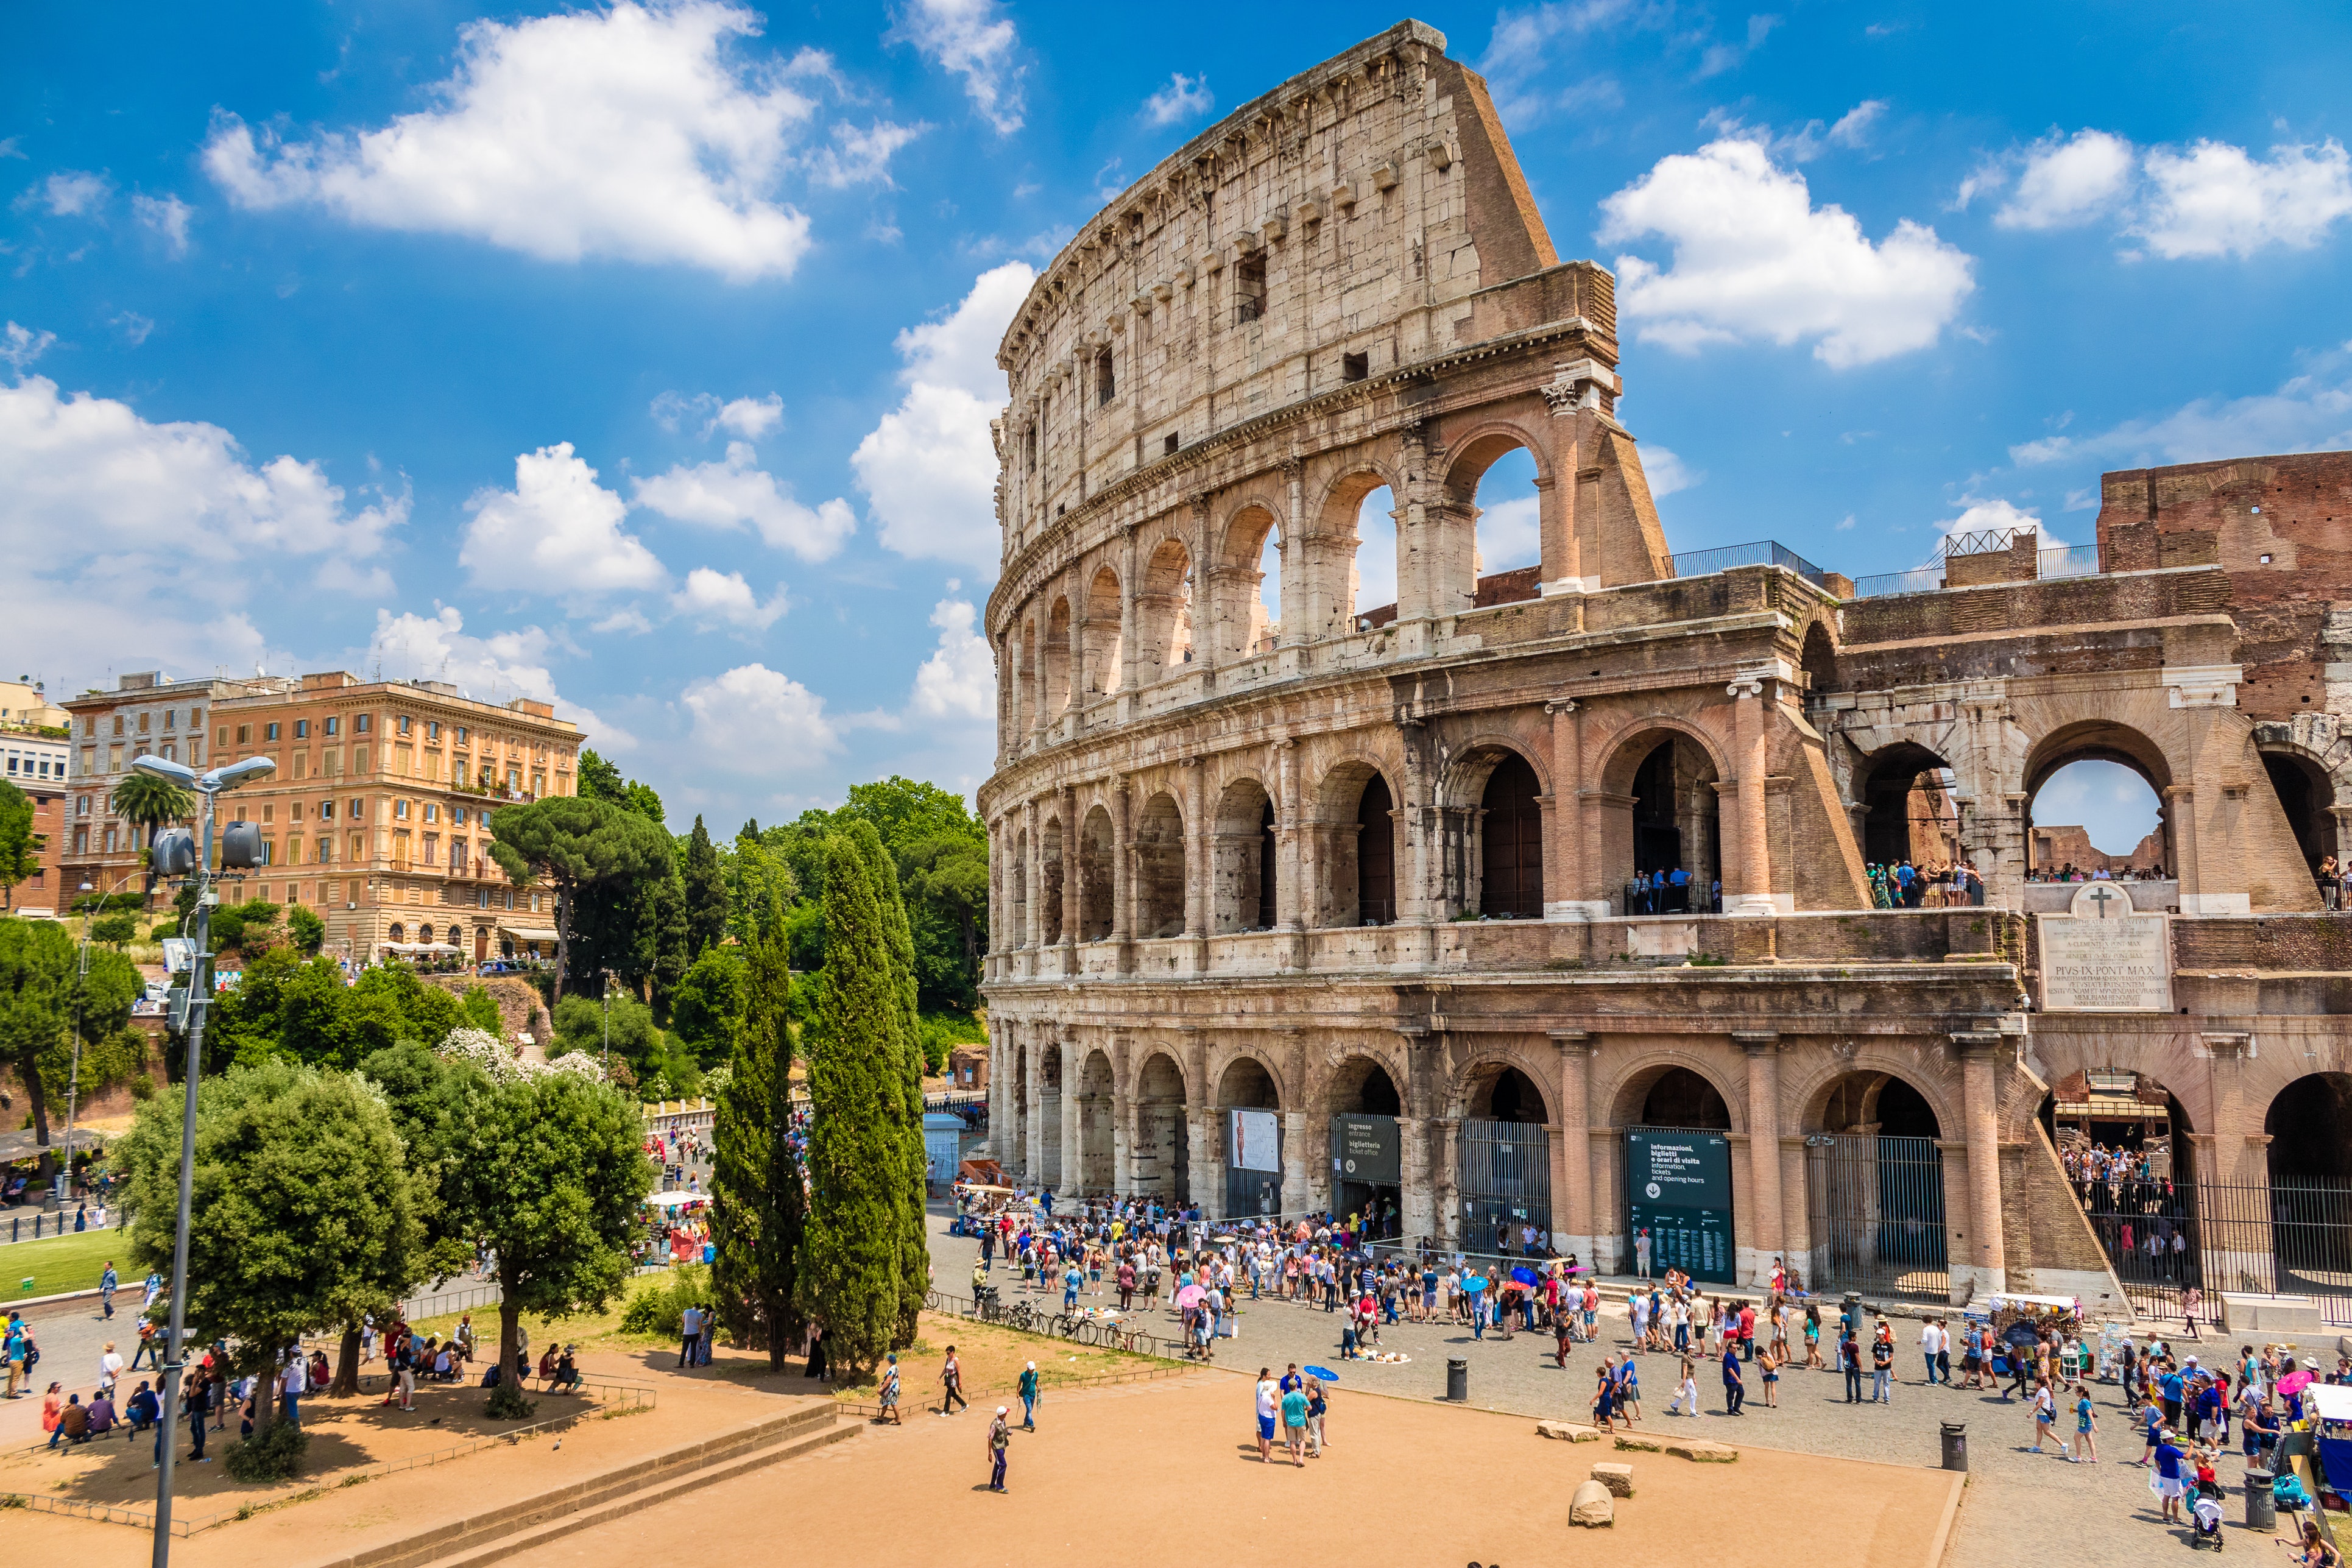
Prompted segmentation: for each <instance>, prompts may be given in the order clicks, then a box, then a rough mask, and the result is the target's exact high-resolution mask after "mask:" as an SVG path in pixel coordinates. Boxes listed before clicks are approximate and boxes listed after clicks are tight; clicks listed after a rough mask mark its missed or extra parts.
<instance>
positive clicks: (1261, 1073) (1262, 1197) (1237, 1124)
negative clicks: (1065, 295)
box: [1217, 1057, 1285, 1219]
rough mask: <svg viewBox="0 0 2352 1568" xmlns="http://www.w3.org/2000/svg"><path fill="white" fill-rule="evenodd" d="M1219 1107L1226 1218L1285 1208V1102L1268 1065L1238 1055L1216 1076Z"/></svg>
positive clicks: (1274, 1212) (1278, 1212)
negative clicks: (1223, 1156)
mask: <svg viewBox="0 0 2352 1568" xmlns="http://www.w3.org/2000/svg"><path fill="white" fill-rule="evenodd" d="M1217 1111H1218V1115H1219V1117H1220V1119H1221V1120H1222V1121H1223V1123H1224V1128H1223V1131H1224V1135H1225V1217H1226V1218H1228V1219H1233V1218H1235V1217H1238V1216H1242V1215H1278V1214H1281V1213H1283V1212H1284V1209H1283V1204H1282V1147H1283V1138H1284V1133H1285V1129H1284V1127H1283V1125H1282V1114H1281V1112H1282V1102H1281V1096H1280V1094H1279V1093H1278V1092H1277V1090H1276V1088H1275V1082H1274V1075H1273V1074H1272V1073H1269V1072H1267V1071H1266V1070H1265V1063H1263V1062H1260V1061H1258V1060H1257V1059H1256V1058H1252V1057H1236V1058H1234V1060H1233V1061H1232V1062H1231V1063H1230V1064H1229V1065H1228V1066H1227V1067H1226V1068H1225V1070H1224V1074H1223V1077H1221V1078H1220V1079H1218V1080H1217Z"/></svg>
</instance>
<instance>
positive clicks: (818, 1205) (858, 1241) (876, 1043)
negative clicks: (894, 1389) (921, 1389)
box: [800, 823, 907, 1371]
mask: <svg viewBox="0 0 2352 1568" xmlns="http://www.w3.org/2000/svg"><path fill="white" fill-rule="evenodd" d="M873 833H874V827H873V825H872V824H871V823H861V824H859V825H857V826H856V828H854V829H852V830H851V831H848V832H844V833H837V834H835V835H834V837H833V838H832V841H831V843H830V844H829V845H828V847H827V848H828V853H827V855H826V858H825V884H824V920H825V931H826V948H825V963H824V973H823V974H822V976H821V977H820V979H819V990H818V996H817V1004H816V1019H815V1026H814V1029H813V1030H812V1040H811V1044H810V1047H809V1101H810V1105H809V1111H810V1120H809V1136H808V1156H807V1159H808V1167H809V1176H810V1196H809V1216H808V1226H807V1232H806V1238H805V1240H804V1242H803V1247H802V1249H801V1258H802V1263H801V1281H800V1283H801V1291H802V1300H803V1305H804V1306H805V1308H806V1309H807V1310H808V1312H809V1315H810V1316H812V1317H814V1318H816V1319H818V1320H820V1321H822V1322H823V1323H824V1328H825V1334H826V1344H827V1346H828V1349H829V1351H830V1352H831V1353H832V1354H833V1355H835V1357H836V1358H837V1360H838V1361H839V1363H840V1364H842V1365H845V1366H846V1367H848V1368H850V1369H851V1370H853V1371H857V1370H863V1369H864V1368H866V1367H870V1366H872V1365H873V1364H874V1363H876V1362H877V1361H879V1360H880V1359H881V1357H882V1353H883V1352H885V1351H887V1350H888V1349H889V1348H890V1347H891V1346H892V1345H893V1344H894V1343H895V1342H897V1341H898V1329H899V1316H900V1314H899V1292H900V1282H901V1279H902V1278H903V1276H904V1274H905V1269H904V1268H903V1266H902V1264H901V1260H900V1257H899V1254H900V1251H901V1249H902V1248H903V1247H904V1246H905V1205H906V1202H907V1199H906V1194H905V1191H904V1187H905V1177H906V1148H905V1142H904V1139H903V1130H904V1129H903V1123H904V1120H905V1105H906V1094H907V1089H906V1083H907V1079H906V1068H905V1054H906V1049H907V1046H906V1043H905V1042H904V1041H903V1040H902V1038H901V1036H902V1035H903V1033H904V1031H905V1018H906V998H905V995H904V993H903V991H902V990H901V987H900V984H899V977H898V969H897V966H896V963H895V962H894V959H893V954H892V946H891V927H890V916H889V911H888V910H887V909H886V908H885V904H884V900H885V890H884V889H882V888H881V887H880V886H878V885H877V880H876V879H875V877H874V875H873V873H872V871H871V869H870V864H871V861H870V858H869V855H868V852H867V850H866V848H865V847H863V846H861V844H860V842H859V838H860V837H861V836H872V835H873ZM877 843H878V840H877Z"/></svg>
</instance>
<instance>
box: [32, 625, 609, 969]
mask: <svg viewBox="0 0 2352 1568" xmlns="http://www.w3.org/2000/svg"><path fill="white" fill-rule="evenodd" d="M139 681H145V682H147V683H148V684H147V685H145V686H137V685H133V684H132V683H133V682H139ZM199 688H200V689H199ZM65 706H66V707H67V708H68V710H70V711H71V712H72V713H73V715H74V730H75V741H76V745H77V748H78V754H77V758H76V761H77V763H78V764H80V765H86V766H87V768H88V772H87V773H86V774H85V773H80V772H78V773H77V774H76V777H75V779H74V789H75V797H74V803H73V810H74V813H75V816H74V821H75V823H76V827H75V830H74V835H73V847H72V849H71V850H70V851H69V852H68V859H69V860H73V861H75V862H76V863H77V864H79V865H83V866H88V867H90V868H94V869H95V870H96V871H97V872H98V873H99V874H100V875H105V876H109V877H110V878H111V877H119V876H121V874H122V872H123V871H133V872H135V871H136V869H137V866H138V861H137V845H136V844H135V843H134V842H132V840H133V838H134V837H135V836H134V835H133V834H132V832H131V829H130V826H129V825H128V824H123V823H119V822H118V821H117V820H116V819H114V818H113V817H112V816H110V813H109V811H108V807H109V804H110V799H111V791H112V788H113V786H114V784H116V783H118V782H120V780H121V778H122V777H123V776H124V774H125V773H126V772H127V770H128V769H129V766H130V764H131V762H132V761H133V760H134V759H135V758H136V757H137V756H138V755H139V754H140V752H142V751H145V750H154V751H157V752H162V753H163V754H164V755H167V756H169V755H172V754H173V752H172V751H171V750H170V749H167V748H168V747H170V746H172V745H174V744H175V745H176V746H177V747H178V749H179V760H180V761H183V762H185V763H188V764H189V765H190V766H192V767H205V768H212V767H219V766H222V765H223V764H225V763H232V762H236V761H239V760H241V759H243V758H246V757H250V756H267V757H268V758H270V759H271V760H273V761H274V762H275V763H277V764H278V768H277V772H276V773H273V774H271V775H270V776H269V777H268V779H267V780H266V781H264V782H261V783H257V784H248V785H247V786H245V787H244V788H242V789H239V790H236V791H235V792H233V793H232V794H230V795H225V796H223V797H222V810H223V816H224V817H225V818H226V820H228V821H233V822H236V821H246V822H256V823H258V824H259V825H260V826H261V837H262V844H263V847H264V852H265V854H266V855H267V856H268V864H267V865H266V866H264V867H263V868H259V869H257V870H252V871H247V872H245V873H242V876H241V879H240V880H239V881H237V882H234V883H232V884H230V885H229V886H227V887H226V888H224V889H222V892H223V897H224V898H226V899H232V900H247V899H268V900H270V901H272V902H275V903H285V904H297V903H299V904H304V905H307V906H309V907H310V908H311V909H313V910H316V911H317V912H318V914H319V915H320V918H321V919H323V920H324V921H326V926H327V937H326V945H325V949H324V951H325V952H327V953H328V954H330V955H331V956H333V957H338V958H348V959H351V960H352V961H354V962H365V961H368V960H371V959H375V958H382V957H384V956H387V955H413V956H418V957H464V958H467V959H469V960H474V961H480V960H483V959H487V958H491V957H516V956H547V955H551V953H552V952H553V951H554V942H555V931H554V913H553V910H554V903H553V897H552V895H551V894H550V893H547V892H545V891H541V890H534V889H519V888H516V887H514V886H513V885H512V884H510V883H509V881H508V880H507V878H506V876H505V874H504V873H503V872H501V871H500V870H499V866H498V862H497V861H496V860H494V859H492V858H490V854H489V847H488V842H489V838H490V832H489V820H488V819H489V816H490V813H491V812H492V811H493V810H494V809H495V808H496V807H497V806H499V805H501V804H504V803H507V802H511V801H529V800H536V799H539V798H540V797H541V796H543V795H571V794H572V793H573V792H574V791H575V789H576V788H577V768H578V760H579V753H580V743H581V734H580V730H579V727H578V726H577V725H575V724H572V722H570V721H567V720H561V719H558V718H556V717H555V713H554V710H553V709H552V708H551V707H550V706H549V705H548V704H546V703H544V702H535V701H532V700H530V699H527V698H519V699H517V700H514V701H511V702H509V703H505V704H503V705H499V704H494V703H489V702H482V701H478V700H474V699H472V698H469V697H467V696H465V695H464V694H463V693H462V692H460V691H459V690H458V689H457V687H455V686H452V685H449V684H447V683H446V682H443V681H431V680H416V681H383V680H378V681H363V680H361V679H358V678H357V677H355V676H352V675H350V674H347V673H345V672H343V671H341V670H334V671H329V672H326V673H322V674H317V675H306V676H303V677H302V678H300V679H299V680H298V679H290V678H260V679H251V680H236V681H213V682H182V683H179V684H177V685H174V686H166V685H163V684H162V683H161V682H160V681H157V680H156V679H155V678H153V677H142V676H126V677H124V678H123V686H122V687H121V689H117V690H116V691H112V692H102V693H100V692H94V693H89V694H87V695H85V696H83V697H80V698H77V699H74V700H71V701H69V702H68V703H67V704H66V705H65ZM175 710H176V711H175ZM118 731H120V733H121V737H122V738H121V741H120V742H117V741H116V740H115V738H114V737H115V735H116V733H117V732H118ZM85 777H86V778H87V783H88V788H87V791H86V792H85V789H84V781H85ZM85 818H87V819H88V826H87V828H85V826H83V824H84V819H85ZM101 845H102V846H104V847H103V848H101V847H100V846H101ZM118 862H119V863H120V868H119V869H118V868H117V863H118ZM93 880H94V879H93ZM134 885H135V884H134Z"/></svg>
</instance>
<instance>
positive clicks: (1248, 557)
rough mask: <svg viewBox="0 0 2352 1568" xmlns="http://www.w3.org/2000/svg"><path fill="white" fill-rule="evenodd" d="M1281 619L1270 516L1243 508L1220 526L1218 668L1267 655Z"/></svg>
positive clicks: (1278, 562)
mask: <svg viewBox="0 0 2352 1568" xmlns="http://www.w3.org/2000/svg"><path fill="white" fill-rule="evenodd" d="M1281 618H1282V547H1281V541H1280V540H1279V539H1278V538H1277V537H1276V533H1275V524H1274V514H1273V513H1272V512H1270V511H1268V510H1265V508H1264V507H1262V506H1252V507H1244V508H1243V509H1242V510H1241V512H1240V513H1239V514H1238V515H1236V516H1235V517H1234V520H1233V521H1231V522H1230V523H1227V524H1226V525H1225V538H1224V544H1223V549H1222V550H1221V551H1220V552H1219V555H1218V561H1217V570H1216V598H1215V615H1214V616H1213V619H1214V620H1215V622H1216V627H1215V630H1216V647H1217V661H1218V662H1219V663H1220V664H1223V663H1225V662H1227V661H1229V660H1237V659H1244V658H1254V657H1255V656H1256V654H1257V653H1258V652H1260V651H1261V650H1262V649H1263V650H1264V651H1268V652H1270V651H1272V649H1273V647H1274V643H1275V638H1276V636H1277V635H1278V634H1279V631H1280V626H1279V624H1278V623H1279V622H1280V620H1281Z"/></svg>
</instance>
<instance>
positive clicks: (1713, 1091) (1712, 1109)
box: [1640, 1067, 1731, 1132]
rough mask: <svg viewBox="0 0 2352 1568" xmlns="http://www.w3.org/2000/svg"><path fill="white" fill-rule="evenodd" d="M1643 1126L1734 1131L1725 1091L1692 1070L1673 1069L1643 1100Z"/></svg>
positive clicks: (1653, 1086)
mask: <svg viewBox="0 0 2352 1568" xmlns="http://www.w3.org/2000/svg"><path fill="white" fill-rule="evenodd" d="M1640 1121H1641V1124H1642V1125H1643V1126H1644V1127H1677V1128H1687V1129H1691V1130H1693V1131H1709V1132H1728V1131H1731V1107H1730V1106H1728V1105H1727V1104H1725V1103H1724V1099H1723V1094H1722V1091H1721V1090H1719V1089H1717V1088H1716V1087H1715V1085H1713V1084H1712V1083H1709V1082H1708V1081H1707V1080H1706V1079H1705V1078H1703V1077H1701V1076H1700V1075H1699V1074H1697V1073H1695V1072H1693V1071H1692V1070H1691V1069H1690V1068H1684V1067H1670V1068H1666V1069H1665V1071H1664V1072H1662V1073H1660V1074H1659V1075H1658V1077H1657V1079H1656V1080H1655V1081H1654V1082H1653V1083H1652V1084H1651V1085H1650V1087H1649V1091H1648V1092H1647V1093H1645V1094H1644V1095H1643V1097H1642V1114H1641V1117H1640Z"/></svg>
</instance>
